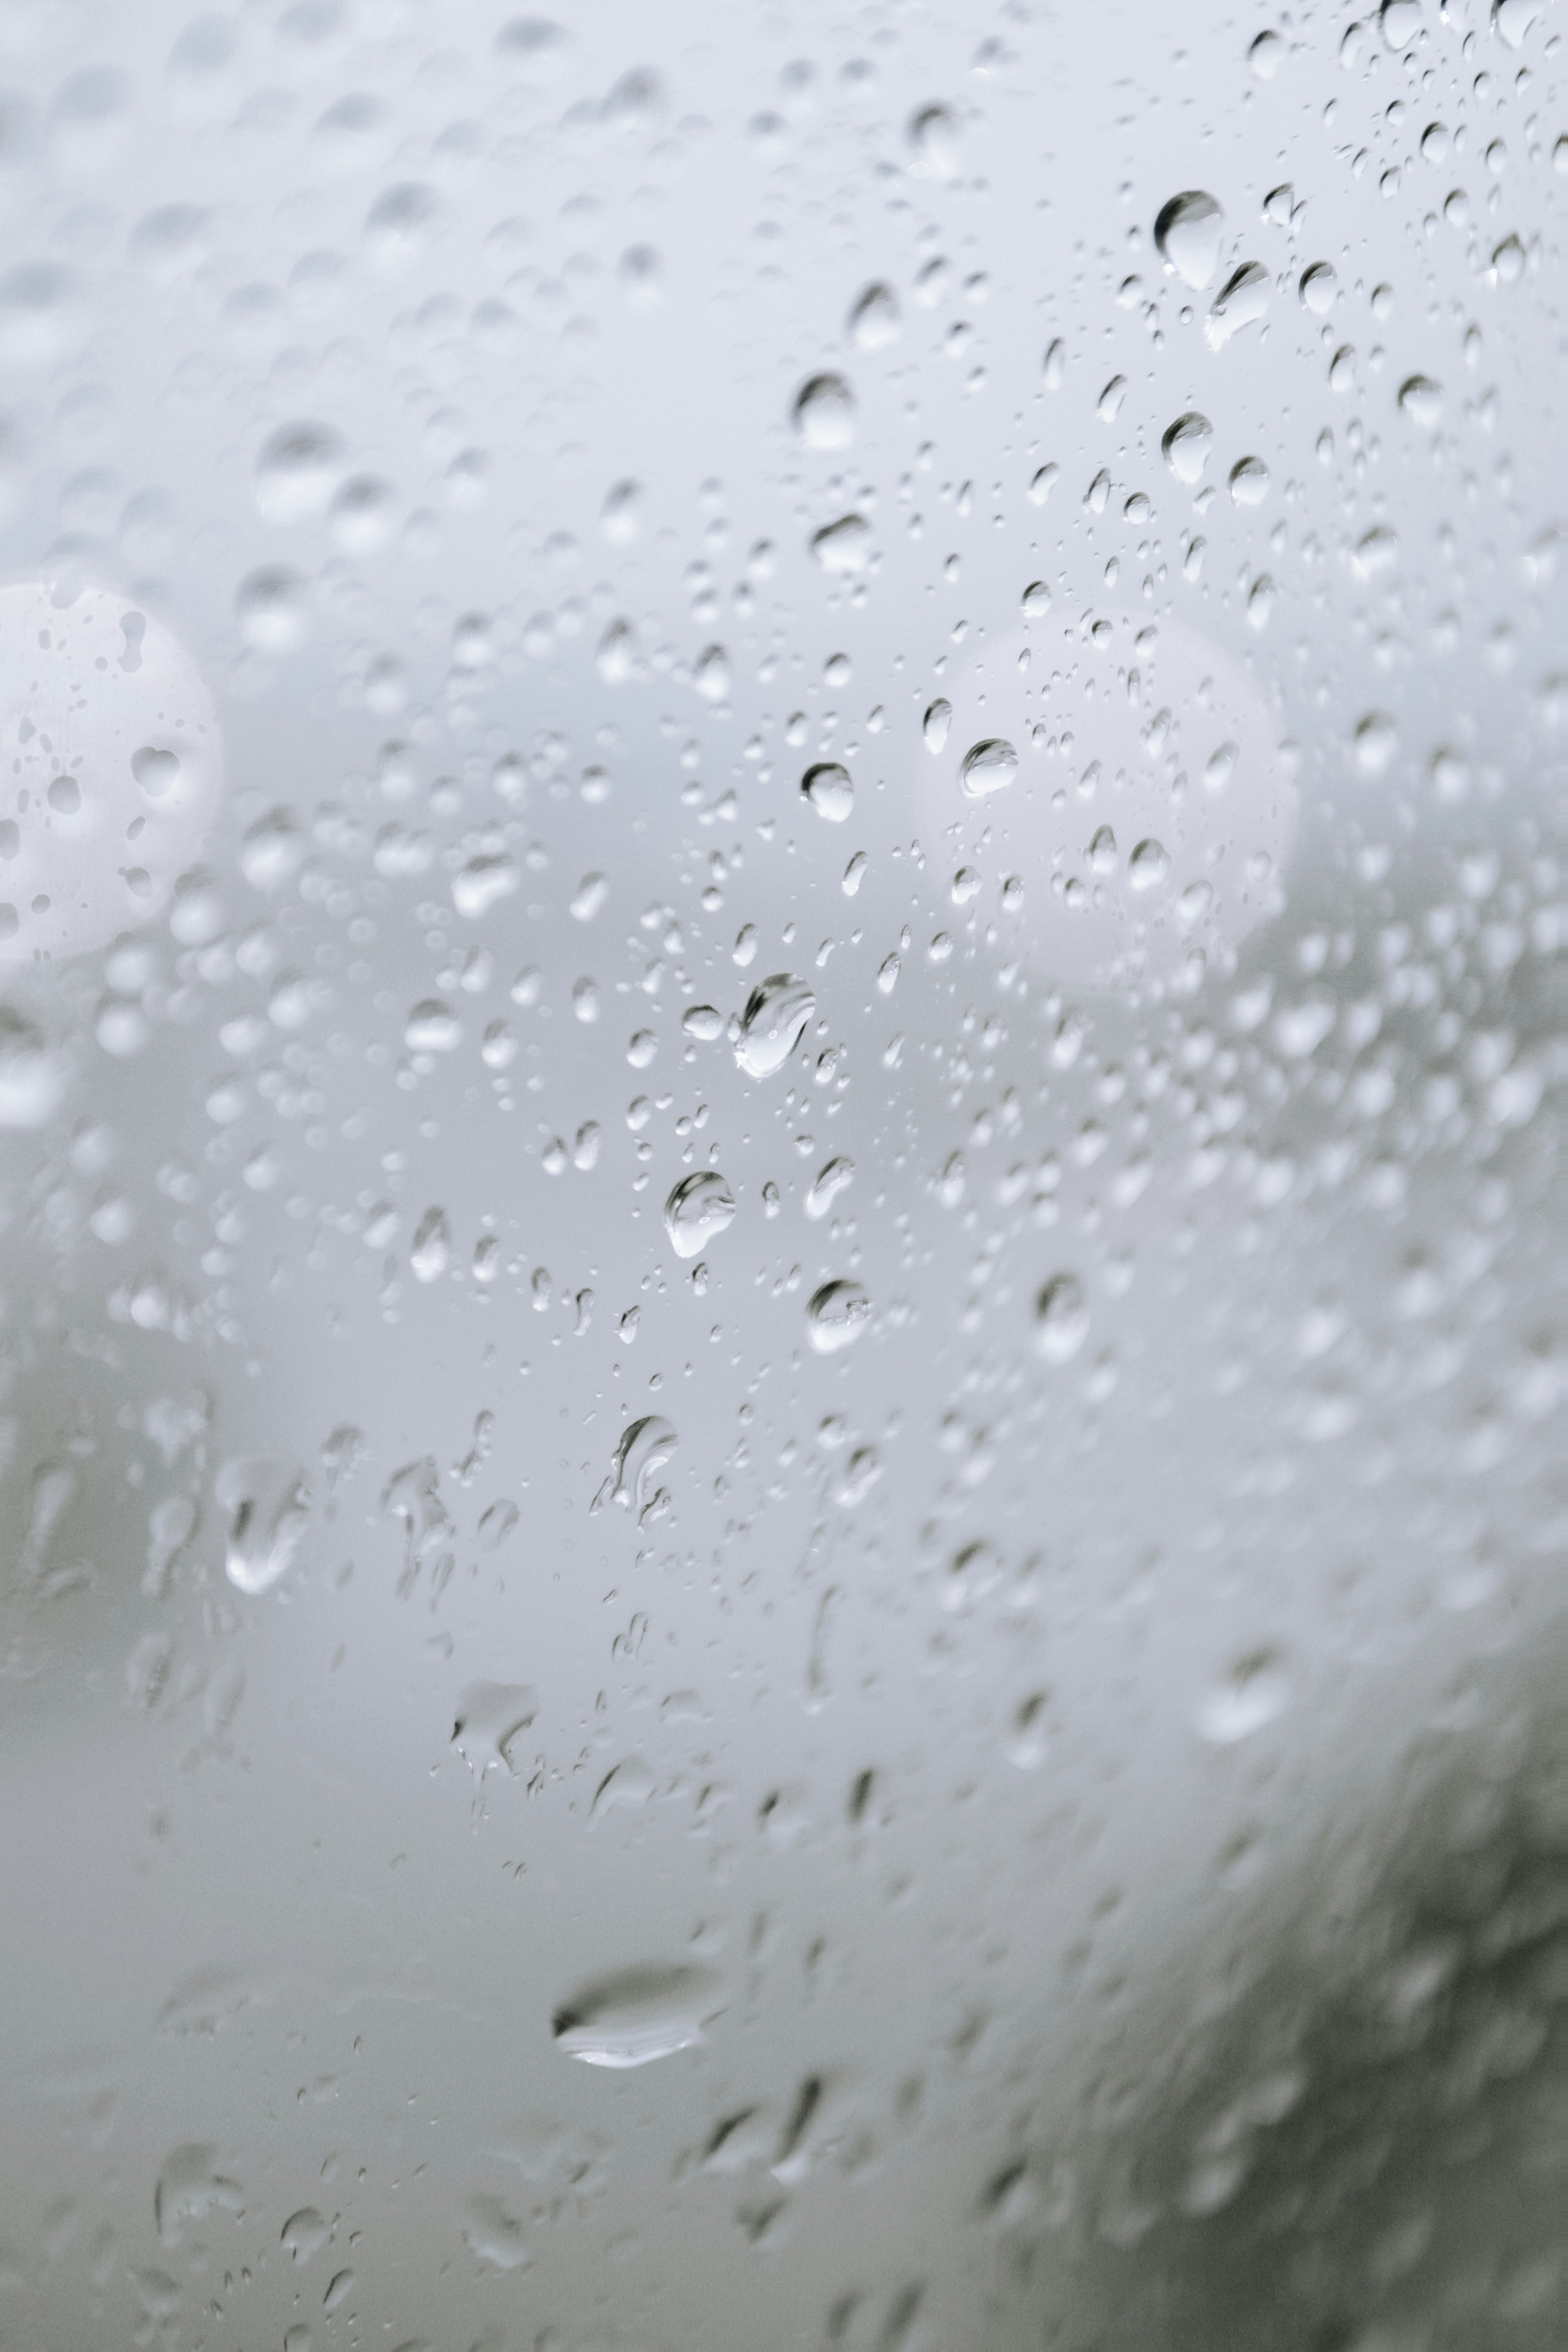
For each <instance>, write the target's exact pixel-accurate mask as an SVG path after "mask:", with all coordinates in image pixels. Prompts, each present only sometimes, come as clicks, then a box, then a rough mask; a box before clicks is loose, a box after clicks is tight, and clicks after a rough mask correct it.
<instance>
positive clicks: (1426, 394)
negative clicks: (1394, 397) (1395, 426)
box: [1399, 375, 1443, 433]
mask: <svg viewBox="0 0 1568 2352" xmlns="http://www.w3.org/2000/svg"><path fill="white" fill-rule="evenodd" d="M1399 405H1400V408H1401V410H1402V411H1403V413H1404V414H1405V415H1406V416H1408V417H1409V419H1410V421H1411V423H1412V424H1413V425H1420V426H1421V428H1422V430H1423V432H1426V433H1430V432H1431V431H1432V430H1433V429H1434V427H1435V426H1436V423H1437V419H1438V418H1439V417H1440V416H1441V415H1442V414H1443V387H1442V385H1441V384H1440V383H1434V382H1433V380H1432V378H1431V377H1430V376H1429V375H1407V376H1406V377H1405V382H1404V383H1402V384H1401V385H1400V387H1399Z"/></svg>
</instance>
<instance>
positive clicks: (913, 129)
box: [909, 106, 959, 180]
mask: <svg viewBox="0 0 1568 2352" xmlns="http://www.w3.org/2000/svg"><path fill="white" fill-rule="evenodd" d="M909 138H910V146H911V147H912V148H913V150H914V154H915V167H916V169H917V170H918V171H922V172H925V173H929V174H930V176H931V178H932V179H933V180H955V179H956V178H957V177H958V140H959V121H958V117H957V115H956V114H955V113H954V112H953V110H952V107H951V106H922V107H921V109H920V110H919V111H918V112H917V113H916V114H913V115H911V117H910V131H909Z"/></svg>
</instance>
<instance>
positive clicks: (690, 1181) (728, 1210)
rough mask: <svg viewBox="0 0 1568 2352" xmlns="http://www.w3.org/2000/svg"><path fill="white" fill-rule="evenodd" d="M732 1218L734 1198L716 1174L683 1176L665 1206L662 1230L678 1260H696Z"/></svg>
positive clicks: (708, 1171)
mask: <svg viewBox="0 0 1568 2352" xmlns="http://www.w3.org/2000/svg"><path fill="white" fill-rule="evenodd" d="M734 1214H735V1201H734V1195H733V1194H732V1193H731V1190H730V1187H729V1186H728V1184H726V1182H725V1181H724V1179H723V1178H722V1176H721V1175H720V1174H719V1173H718V1171H717V1170H715V1169H710V1168H700V1169H699V1170H697V1171H696V1172H695V1173H694V1174H692V1175H690V1176H683V1177H682V1178H681V1180H680V1181H679V1184H678V1185H677V1186H676V1187H675V1190H674V1191H673V1192H671V1194H670V1196H669V1198H668V1201H667V1202H665V1204H664V1227H665V1231H666V1233H668V1235H669V1238H670V1242H671V1244H672V1245H673V1247H674V1250H675V1255H677V1257H695V1256H696V1255H698V1253H699V1251H700V1250H701V1249H703V1248H705V1247H706V1246H707V1244H708V1243H709V1242H710V1241H711V1239H712V1238H713V1236H714V1234H721V1233H722V1232H723V1230H724V1228H725V1226H726V1225H727V1224H729V1223H730V1222H731V1219H732V1218H733V1216H734Z"/></svg>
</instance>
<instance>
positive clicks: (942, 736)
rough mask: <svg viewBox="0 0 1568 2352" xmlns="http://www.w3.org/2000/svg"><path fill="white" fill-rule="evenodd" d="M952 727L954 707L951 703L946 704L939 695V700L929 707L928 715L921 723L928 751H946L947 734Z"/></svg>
mask: <svg viewBox="0 0 1568 2352" xmlns="http://www.w3.org/2000/svg"><path fill="white" fill-rule="evenodd" d="M951 726H952V703H951V702H944V701H943V700H942V697H941V696H940V695H939V696H938V697H937V699H936V700H935V701H934V702H933V703H931V704H930V705H929V706H928V707H927V710H926V715H925V717H924V719H922V720H921V735H922V737H923V738H924V740H925V747H926V750H927V751H945V750H946V748H947V732H948V729H949V728H950V727H951Z"/></svg>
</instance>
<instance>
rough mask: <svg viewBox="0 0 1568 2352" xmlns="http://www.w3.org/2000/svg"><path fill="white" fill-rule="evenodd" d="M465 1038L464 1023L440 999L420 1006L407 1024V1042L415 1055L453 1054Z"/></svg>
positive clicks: (405, 1026) (410, 1014) (429, 999)
mask: <svg viewBox="0 0 1568 2352" xmlns="http://www.w3.org/2000/svg"><path fill="white" fill-rule="evenodd" d="M462 1036H463V1024H462V1023H461V1022H460V1021H459V1020H458V1016H457V1014H456V1013H454V1012H453V1011H452V1009H451V1007H450V1005H447V1004H443V1003H442V1002H441V1000H440V998H439V997H438V996H427V997H426V999H425V1001H424V1003H422V1004H416V1006H415V1007H414V1009H413V1011H412V1012H411V1013H409V1015H408V1018H407V1020H406V1021H405V1023H404V1024H403V1042H404V1044H405V1045H406V1046H407V1048H408V1050H409V1052H410V1053H411V1054H449V1053H450V1052H451V1051H452V1049H453V1047H454V1046H455V1045H460V1044H461V1042H462Z"/></svg>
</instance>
